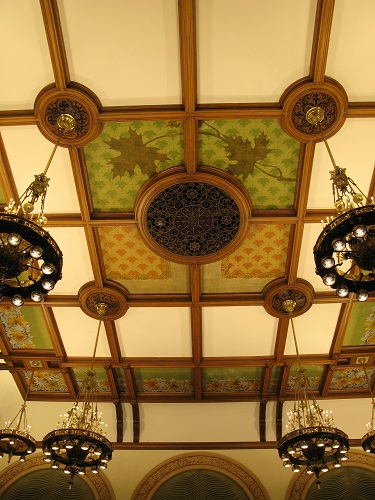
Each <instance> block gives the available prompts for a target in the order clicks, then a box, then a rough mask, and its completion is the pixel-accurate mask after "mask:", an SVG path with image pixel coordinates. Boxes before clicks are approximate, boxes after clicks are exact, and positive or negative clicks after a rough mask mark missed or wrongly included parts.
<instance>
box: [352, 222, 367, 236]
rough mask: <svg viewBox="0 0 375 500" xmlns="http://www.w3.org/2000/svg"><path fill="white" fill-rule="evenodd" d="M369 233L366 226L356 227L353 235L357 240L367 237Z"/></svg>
mask: <svg viewBox="0 0 375 500" xmlns="http://www.w3.org/2000/svg"><path fill="white" fill-rule="evenodd" d="M366 233H367V228H366V226H362V225H360V226H356V227H355V228H354V229H353V234H354V236H355V237H356V238H363V237H364V236H365V234H366Z"/></svg>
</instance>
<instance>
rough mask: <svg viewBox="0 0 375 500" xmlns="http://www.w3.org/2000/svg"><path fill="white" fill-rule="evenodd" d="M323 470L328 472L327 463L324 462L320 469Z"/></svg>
mask: <svg viewBox="0 0 375 500" xmlns="http://www.w3.org/2000/svg"><path fill="white" fill-rule="evenodd" d="M320 470H321V471H322V472H328V467H327V465H326V464H323V467H322V468H321V469H320Z"/></svg>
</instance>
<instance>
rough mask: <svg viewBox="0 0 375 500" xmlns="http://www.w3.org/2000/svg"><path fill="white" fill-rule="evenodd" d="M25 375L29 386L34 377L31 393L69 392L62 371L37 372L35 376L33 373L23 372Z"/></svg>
mask: <svg viewBox="0 0 375 500" xmlns="http://www.w3.org/2000/svg"><path fill="white" fill-rule="evenodd" d="M23 375H24V377H25V380H26V384H27V385H29V384H30V378H31V376H32V377H33V378H32V381H31V386H30V391H31V392H48V393H50V392H51V393H56V392H57V393H61V392H63V393H67V392H68V387H67V385H66V382H65V378H64V375H63V374H62V373H61V371H51V370H44V371H37V370H35V371H34V374H33V375H32V372H31V371H27V372H23Z"/></svg>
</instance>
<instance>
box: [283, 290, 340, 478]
mask: <svg viewBox="0 0 375 500" xmlns="http://www.w3.org/2000/svg"><path fill="white" fill-rule="evenodd" d="M295 306H296V302H295V301H294V300H286V301H284V302H283V308H284V310H285V311H286V312H288V313H289V317H290V321H291V326H292V331H293V338H294V344H295V348H296V353H297V363H298V368H297V373H298V375H297V378H296V386H295V397H294V405H293V409H292V411H291V412H290V413H288V417H289V421H288V424H287V426H286V427H287V433H286V434H285V435H284V436H283V437H282V438H281V439H280V440H279V442H278V445H277V449H278V452H279V456H280V458H281V460H282V461H283V465H284V467H291V469H292V471H293V472H299V471H300V470H301V466H305V467H306V472H307V474H315V476H316V478H317V484H318V486H319V485H320V481H319V474H320V473H321V472H327V471H328V465H329V464H333V466H334V467H341V462H342V461H345V460H347V459H348V457H347V455H346V453H347V451H348V450H349V438H348V436H347V435H346V434H345V433H344V432H343V431H341V430H340V429H337V428H336V427H335V422H334V420H333V416H332V412H328V411H323V410H322V409H321V408H320V406H319V404H318V402H317V401H316V399H315V397H314V395H313V393H312V390H311V388H310V383H309V379H308V377H307V376H306V375H305V370H304V368H302V366H301V362H300V356H299V351H298V346H297V338H296V333H295V329H294V324H293V318H292V313H293V311H294V309H295Z"/></svg>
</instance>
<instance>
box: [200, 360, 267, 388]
mask: <svg viewBox="0 0 375 500" xmlns="http://www.w3.org/2000/svg"><path fill="white" fill-rule="evenodd" d="M261 377H262V368H261V367H260V366H251V367H241V368H239V367H236V368H204V369H203V392H206V393H210V394H211V393H213V394H215V393H216V394H217V393H228V392H229V393H253V394H254V393H255V394H259V393H260V381H261Z"/></svg>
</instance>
